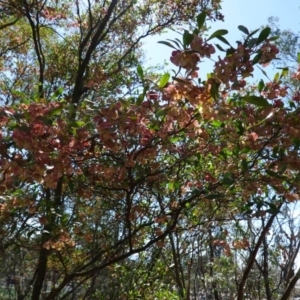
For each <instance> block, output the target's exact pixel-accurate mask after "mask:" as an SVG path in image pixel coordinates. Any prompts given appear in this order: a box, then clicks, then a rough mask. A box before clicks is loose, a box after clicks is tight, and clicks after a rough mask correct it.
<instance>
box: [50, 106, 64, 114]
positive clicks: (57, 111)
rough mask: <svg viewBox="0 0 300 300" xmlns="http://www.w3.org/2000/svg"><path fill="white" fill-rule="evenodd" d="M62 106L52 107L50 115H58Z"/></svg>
mask: <svg viewBox="0 0 300 300" xmlns="http://www.w3.org/2000/svg"><path fill="white" fill-rule="evenodd" d="M62 109H63V107H62V106H61V107H57V108H55V109H53V110H52V111H51V113H50V116H55V115H60V114H61V112H62Z"/></svg>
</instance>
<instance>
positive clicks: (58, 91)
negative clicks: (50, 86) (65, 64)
mask: <svg viewBox="0 0 300 300" xmlns="http://www.w3.org/2000/svg"><path fill="white" fill-rule="evenodd" d="M63 92H64V88H63V87H59V88H58V89H57V90H56V91H55V92H54V93H53V95H52V96H51V99H55V98H57V97H59V96H61V95H62V93H63Z"/></svg>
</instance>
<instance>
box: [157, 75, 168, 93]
mask: <svg viewBox="0 0 300 300" xmlns="http://www.w3.org/2000/svg"><path fill="white" fill-rule="evenodd" d="M169 79H170V74H169V73H165V74H164V75H163V76H162V77H161V78H160V80H159V84H158V87H159V88H160V89H162V88H164V87H165V86H166V84H167V83H168V82H169Z"/></svg>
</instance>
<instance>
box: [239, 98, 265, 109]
mask: <svg viewBox="0 0 300 300" xmlns="http://www.w3.org/2000/svg"><path fill="white" fill-rule="evenodd" d="M242 99H243V100H244V101H246V102H248V103H251V104H254V105H256V106H262V107H267V106H269V105H270V104H269V102H268V101H267V99H265V98H264V97H257V96H245V97H243V98H242Z"/></svg>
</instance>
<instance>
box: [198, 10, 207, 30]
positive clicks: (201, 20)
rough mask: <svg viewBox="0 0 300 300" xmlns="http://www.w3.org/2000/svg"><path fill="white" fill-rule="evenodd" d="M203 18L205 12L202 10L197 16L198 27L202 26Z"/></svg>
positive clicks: (204, 17)
mask: <svg viewBox="0 0 300 300" xmlns="http://www.w3.org/2000/svg"><path fill="white" fill-rule="evenodd" d="M205 19H206V13H205V12H204V11H203V12H202V13H201V14H199V15H198V16H197V24H198V28H199V29H201V28H202V27H203V25H204V23H205Z"/></svg>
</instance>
